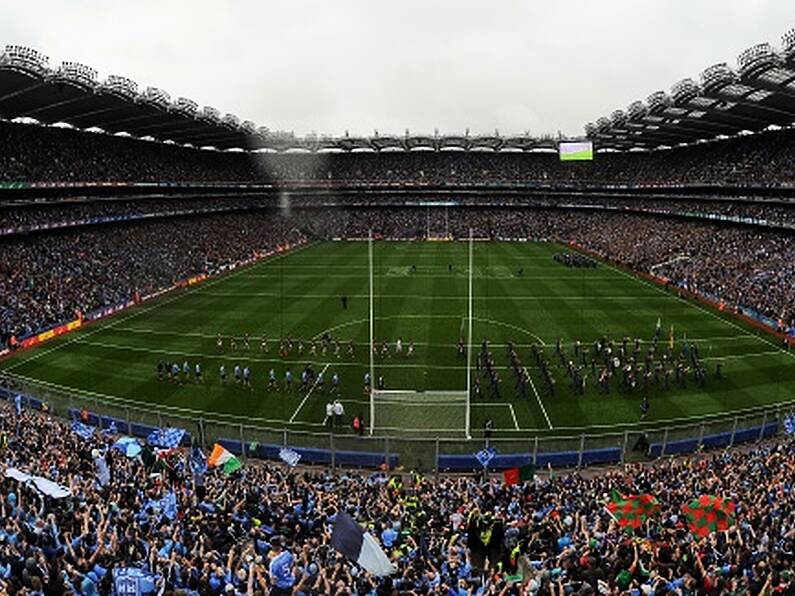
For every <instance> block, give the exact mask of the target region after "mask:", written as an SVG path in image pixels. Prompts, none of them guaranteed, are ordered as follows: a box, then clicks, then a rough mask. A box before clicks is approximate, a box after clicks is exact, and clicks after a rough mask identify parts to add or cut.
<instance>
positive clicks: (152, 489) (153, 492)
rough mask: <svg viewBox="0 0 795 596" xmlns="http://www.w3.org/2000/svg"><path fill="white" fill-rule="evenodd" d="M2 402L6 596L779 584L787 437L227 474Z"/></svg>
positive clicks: (1, 566)
mask: <svg viewBox="0 0 795 596" xmlns="http://www.w3.org/2000/svg"><path fill="white" fill-rule="evenodd" d="M2 408H3V415H2V417H0V437H2V449H0V460H1V461H2V465H0V468H2V469H3V470H4V472H5V473H4V478H3V479H2V480H0V512H1V513H2V524H1V526H0V591H2V592H3V593H7V594H31V595H34V594H52V595H58V594H85V595H94V594H103V595H104V594H111V593H119V592H118V586H119V584H117V583H116V581H117V580H118V578H119V577H124V576H127V577H129V576H130V574H131V573H134V574H135V575H136V576H137V577H138V578H140V579H138V580H136V582H135V584H134V586H135V587H134V588H133V589H132V590H131V591H128V592H125V593H129V594H133V593H134V594H141V595H144V594H155V593H158V594H188V595H193V594H196V595H202V596H204V595H221V594H223V595H227V594H229V595H232V596H234V595H240V596H242V595H246V596H248V595H251V596H254V595H260V594H261V595H268V594H270V595H273V596H276V595H281V594H296V595H304V596H310V595H315V594H317V595H321V594H340V595H343V594H352V595H356V594H358V595H364V594H379V595H393V594H440V595H441V594H444V595H445V596H452V595H455V596H471V595H475V594H500V595H504V596H519V595H522V596H523V595H535V594H555V595H560V596H563V595H564V594H575V593H576V594H597V593H598V594H627V595H632V596H635V595H638V596H639V595H641V594H675V595H686V594H752V595H756V594H770V593H774V592H776V593H785V594H788V593H793V591H795V561H794V560H793V558H794V557H795V555H794V554H793V553H795V510H793V500H792V498H791V491H792V486H791V485H792V470H793V469H795V443H793V441H792V440H782V441H781V442H778V443H771V444H766V445H757V446H754V447H753V448H751V449H746V450H743V451H734V452H733V451H724V452H722V453H715V454H702V455H696V456H693V457H692V458H687V459H679V460H668V461H665V462H662V461H660V462H656V463H655V464H654V465H642V464H634V465H627V466H625V467H624V468H622V469H619V470H615V471H606V472H590V473H588V474H585V473H564V474H554V473H551V472H547V471H545V472H544V473H541V474H537V475H536V476H535V478H533V477H532V475H531V477H530V479H528V480H527V481H523V482H518V483H515V484H514V483H511V484H509V483H506V482H504V481H503V478H502V477H501V476H497V475H491V476H489V475H486V474H484V473H483V472H477V473H474V474H473V475H470V476H459V477H442V478H440V479H438V480H431V479H429V478H426V477H423V476H420V475H417V474H413V473H412V474H409V473H403V472H400V473H392V472H376V473H372V474H367V473H364V472H342V471H337V472H331V471H328V470H314V469H301V468H289V467H287V466H286V465H282V464H280V465H270V464H264V463H258V462H255V461H252V460H249V461H248V462H247V463H245V464H244V465H243V467H242V468H240V469H239V470H237V471H235V472H233V473H232V474H231V475H227V474H225V473H224V472H222V471H221V469H220V468H210V469H207V468H206V466H204V465H202V462H203V461H204V460H203V459H202V456H201V455H200V454H197V453H195V452H194V453H188V452H189V451H190V450H188V449H183V450H169V451H166V452H158V450H156V449H153V448H152V447H150V446H148V445H147V446H144V448H143V450H142V451H141V452H140V453H139V454H138V455H135V456H133V457H129V456H128V454H126V453H122V452H120V451H118V450H116V449H113V448H111V445H112V444H113V443H114V441H115V440H116V437H114V436H111V435H107V434H99V433H95V434H94V435H93V436H90V437H89V438H86V439H84V438H81V437H80V436H78V434H76V433H73V432H71V430H70V427H69V425H68V424H66V423H65V422H63V421H61V420H59V419H57V418H55V417H54V416H51V415H48V414H42V413H40V412H30V411H26V410H23V411H22V413H21V414H20V415H17V413H16V412H15V411H14V409H13V407H11V406H2ZM10 468H13V470H14V472H13V473H11V476H15V475H16V476H18V475H19V474H18V473H19V472H21V473H25V474H30V475H36V476H40V477H44V478H46V479H47V480H49V481H51V482H54V483H56V484H57V485H59V486H60V487H61V489H60V490H56V491H53V487H52V486H50V487H49V488H48V489H47V490H46V491H45V490H43V489H42V488H38V489H37V488H36V487H35V486H34V485H32V484H29V483H25V482H19V481H17V480H15V479H13V477H9V472H8V471H6V470H8V469H10ZM63 489H66V490H63ZM614 491H616V492H617V493H619V494H622V495H638V494H647V495H651V496H652V497H654V498H655V499H656V500H657V501H658V502H659V504H660V507H659V511H658V512H655V513H652V514H650V515H649V516H648V519H646V520H645V521H644V522H643V523H638V524H636V525H637V527H636V528H635V529H632V527H631V526H630V527H621V526H620V524H619V523H617V521H616V518H617V517H618V516H617V515H616V514H611V513H610V512H609V511H608V509H607V508H606V506H605V505H606V504H607V503H609V502H610V500H611V499H614V498H615V496H614V495H615V494H616V492H614ZM43 492H44V493H46V494H47V495H51V496H45V494H42V493H43ZM701 495H716V496H718V497H721V498H724V499H726V500H727V502H730V503H731V504H732V508H733V513H732V515H731V517H730V518H729V519H728V520H727V523H726V526H725V529H722V530H718V531H712V532H706V533H704V534H701V535H700V534H699V533H698V532H696V531H695V530H694V528H693V527H692V526H690V525H689V523H688V518H687V517H686V515H685V512H684V511H683V507H684V506H686V505H688V503H690V502H691V500H693V499H696V498H698V497H700V496H701ZM340 512H345V513H347V514H349V515H350V516H351V517H352V518H353V519H354V520H356V521H357V522H358V523H360V524H362V525H363V526H364V527H365V528H366V529H367V531H369V532H370V533H371V534H372V535H373V536H375V538H376V540H377V542H378V543H379V544H380V546H381V548H382V549H383V550H384V552H385V553H386V555H387V557H389V559H390V560H391V562H392V563H393V565H394V567H395V571H394V573H392V574H391V575H388V576H381V577H376V576H374V575H371V574H369V573H368V572H367V571H365V570H364V569H363V568H362V567H360V566H359V565H357V563H356V562H353V561H351V560H350V559H347V558H345V557H344V556H342V555H341V554H340V553H338V552H337V551H336V550H335V549H334V548H333V547H332V545H331V535H332V530H333V527H334V524H335V521H336V518H337V516H338V515H339V513H340ZM122 585H126V586H128V587H129V584H122ZM114 589H116V592H114Z"/></svg>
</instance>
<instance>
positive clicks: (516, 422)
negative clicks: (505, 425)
mask: <svg viewBox="0 0 795 596" xmlns="http://www.w3.org/2000/svg"><path fill="white" fill-rule="evenodd" d="M508 407H509V408H510V409H511V418H513V427H514V429H516V430H519V422H518V421H517V420H516V412H514V411H513V404H508Z"/></svg>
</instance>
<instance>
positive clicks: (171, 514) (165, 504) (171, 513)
mask: <svg viewBox="0 0 795 596" xmlns="http://www.w3.org/2000/svg"><path fill="white" fill-rule="evenodd" d="M160 507H161V509H162V510H163V515H165V516H166V517H167V518H168V519H170V520H171V521H174V520H175V519H177V495H175V494H174V491H173V490H172V491H170V492H169V493H168V494H167V495H166V496H165V497H163V498H162V499H160Z"/></svg>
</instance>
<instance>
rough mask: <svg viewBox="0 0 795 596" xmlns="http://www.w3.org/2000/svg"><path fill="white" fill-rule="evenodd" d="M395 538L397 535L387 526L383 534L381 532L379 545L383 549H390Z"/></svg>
mask: <svg viewBox="0 0 795 596" xmlns="http://www.w3.org/2000/svg"><path fill="white" fill-rule="evenodd" d="M397 537H398V533H397V532H395V530H394V529H393V528H392V526H388V527H387V528H386V529H385V530H384V531H383V532H381V543H382V544H383V545H384V547H385V548H392V545H394V544H395V540H397Z"/></svg>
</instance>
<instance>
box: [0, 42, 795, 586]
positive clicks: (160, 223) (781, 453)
mask: <svg viewBox="0 0 795 596" xmlns="http://www.w3.org/2000/svg"><path fill="white" fill-rule="evenodd" d="M42 49H44V48H42ZM738 49H739V48H738ZM729 58H730V57H728V56H727V57H726V59H727V60H728V61H727V62H721V63H718V64H715V65H713V66H708V67H706V68H704V69H703V70H702V71H701V72H700V73H698V74H695V73H694V78H685V79H682V80H680V81H678V82H673V84H672V85H671V83H672V81H659V84H660V85H668V86H669V90H668V91H653V90H652V89H649V95H648V96H647V98H646V99H645V100H642V101H634V102H632V103H629V105H628V107H626V108H625V109H616V110H615V111H613V112H612V113H610V115H609V116H606V117H599V118H596V119H594V121H593V122H589V123H586V124H584V126H583V131H582V134H579V135H562V134H560V133H559V134H558V135H537V136H535V135H530V134H521V135H513V136H511V135H501V134H500V133H499V132H497V131H495V132H494V134H484V135H475V134H470V132H469V130H468V129H467V130H466V131H462V132H459V133H455V134H440V133H439V132H434V133H433V134H412V133H411V132H409V131H408V130H407V131H406V132H405V134H402V135H400V134H394V135H393V134H379V133H378V132H375V133H374V134H372V135H370V136H357V135H352V134H347V133H346V134H345V135H340V136H334V135H319V134H307V135H303V136H302V135H296V134H292V133H285V132H274V131H272V130H270V129H269V128H267V127H265V126H258V125H257V124H255V123H254V122H252V121H248V120H246V121H242V120H241V119H240V118H239V117H238V116H236V115H234V114H231V113H225V114H223V115H222V112H221V111H219V110H218V109H216V108H214V107H210V106H204V107H200V106H199V104H198V103H197V102H195V101H193V100H191V99H188V98H186V97H172V96H171V95H170V94H169V93H168V92H166V91H164V90H162V89H160V88H156V87H151V86H150V87H141V86H139V85H138V83H136V82H135V81H134V80H132V79H130V78H126V77H122V76H116V75H107V76H105V77H100V75H99V73H98V72H97V70H95V69H94V68H92V67H90V66H87V65H84V64H81V63H78V62H74V61H63V62H59V63H56V62H55V61H52V60H51V59H50V58H49V57H48V56H47V55H45V54H44V53H42V52H41V51H39V50H36V49H32V48H29V47H26V46H23V45H6V46H5V49H4V50H3V52H2V54H0V247H1V248H0V315H2V316H0V398H2V400H3V403H2V404H1V405H0V407H2V411H3V417H2V422H0V431H2V432H1V434H0V455H2V463H3V465H2V469H3V473H4V479H3V482H2V487H3V494H2V505H0V506H2V508H3V518H4V521H2V522H0V524H2V527H0V540H2V553H0V586H2V591H3V592H4V593H9V594H98V593H99V594H150V593H151V594H154V593H161V594H162V593H172V594H177V593H179V594H213V595H216V594H221V593H227V592H228V593H233V594H241V595H242V594H251V595H253V594H511V595H519V594H522V595H523V594H536V593H542V592H546V591H549V592H550V593H552V594H556V593H558V592H559V593H560V594H561V596H562V595H563V594H564V593H566V594H570V593H575V592H576V593H582V594H592V593H596V592H598V593H601V594H640V593H647V594H648V593H655V594H658V593H659V594H711V593H732V594H740V593H743V594H746V593H747V594H762V593H770V592H772V591H778V592H783V593H795V575H794V573H795V560H794V559H793V552H795V550H793V543H794V539H795V522H794V521H793V519H795V518H794V517H793V516H794V515H795V514H794V513H793V509H792V497H791V491H792V483H793V478H792V470H793V466H795V452H794V451H793V448H795V443H793V441H792V439H791V437H790V435H792V434H793V433H795V351H794V350H793V345H794V344H795V282H793V279H795V235H793V234H795V203H793V189H794V188H795V132H794V131H793V124H794V123H795V29H793V30H791V31H789V32H787V33H785V34H784V35H783V36H782V37H781V39H780V40H777V41H776V42H775V43H768V42H764V43H759V44H757V45H754V46H753V47H750V48H748V49H747V50H745V51H742V52H741V53H740V54H739V55H738V56H737V58H736V60H735V61H731V60H729Z"/></svg>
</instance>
